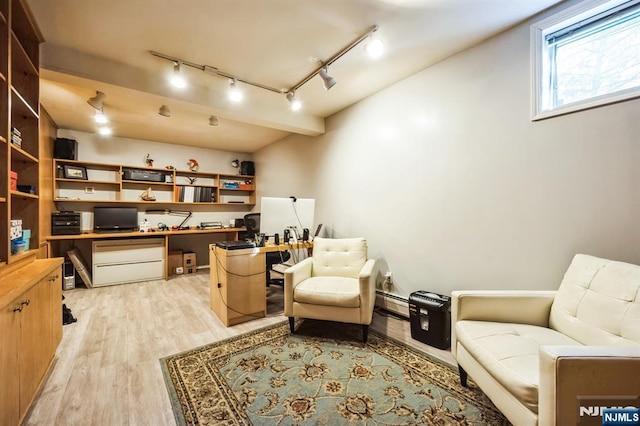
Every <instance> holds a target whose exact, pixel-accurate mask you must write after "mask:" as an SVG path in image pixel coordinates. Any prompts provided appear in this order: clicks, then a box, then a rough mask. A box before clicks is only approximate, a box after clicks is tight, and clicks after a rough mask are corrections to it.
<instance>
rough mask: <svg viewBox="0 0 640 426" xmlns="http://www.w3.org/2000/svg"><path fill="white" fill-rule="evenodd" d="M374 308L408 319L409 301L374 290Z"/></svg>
mask: <svg viewBox="0 0 640 426" xmlns="http://www.w3.org/2000/svg"><path fill="white" fill-rule="evenodd" d="M376 307H377V308H380V309H383V310H385V311H388V312H391V313H393V314H396V315H399V316H401V317H403V318H406V319H409V299H407V298H406V297H402V296H398V295H395V294H392V293H385V292H384V291H381V290H376Z"/></svg>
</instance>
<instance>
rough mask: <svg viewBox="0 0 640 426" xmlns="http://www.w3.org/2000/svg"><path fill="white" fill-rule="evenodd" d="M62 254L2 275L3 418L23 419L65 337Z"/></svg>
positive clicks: (0, 408)
mask: <svg viewBox="0 0 640 426" xmlns="http://www.w3.org/2000/svg"><path fill="white" fill-rule="evenodd" d="M61 264H62V259H59V258H58V259H44V260H36V261H33V262H31V263H29V264H28V265H27V266H24V267H22V268H18V269H16V270H14V271H12V272H10V273H8V274H4V275H2V276H0V280H1V282H2V284H0V330H1V331H2V334H0V424H3V425H17V424H19V423H20V421H21V420H22V419H23V417H24V416H25V414H26V413H27V410H28V409H29V406H30V405H31V403H32V402H33V399H34V397H35V395H36V394H37V392H38V389H39V387H40V385H41V384H42V381H43V379H44V378H45V376H46V373H47V371H48V369H49V368H50V366H51V364H52V361H53V358H54V356H55V352H56V348H57V347H58V344H59V343H60V339H61V337H62V277H61Z"/></svg>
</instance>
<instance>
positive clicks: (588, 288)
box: [549, 254, 640, 346]
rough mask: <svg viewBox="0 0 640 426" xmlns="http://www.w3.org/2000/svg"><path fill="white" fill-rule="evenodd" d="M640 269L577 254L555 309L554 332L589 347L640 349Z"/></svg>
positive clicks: (550, 319)
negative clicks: (639, 325) (635, 347)
mask: <svg viewBox="0 0 640 426" xmlns="http://www.w3.org/2000/svg"><path fill="white" fill-rule="evenodd" d="M639 320H640V266H637V265H632V264H629V263H624V262H616V261H612V260H606V259H600V258H597V257H594V256H588V255H584V254H577V255H576V256H575V257H574V258H573V261H572V262H571V265H569V269H567V272H566V273H565V275H564V279H563V280H562V283H561V284H560V288H559V289H558V292H557V294H556V297H555V300H554V302H553V305H552V307H551V314H550V316H549V325H550V327H551V328H553V329H555V330H557V331H559V332H561V333H563V334H566V335H567V336H569V337H571V338H573V339H575V340H577V341H579V342H581V343H582V344H585V345H598V346H619V345H623V346H628V345H633V346H635V345H640V328H638V326H637V324H638V321H639Z"/></svg>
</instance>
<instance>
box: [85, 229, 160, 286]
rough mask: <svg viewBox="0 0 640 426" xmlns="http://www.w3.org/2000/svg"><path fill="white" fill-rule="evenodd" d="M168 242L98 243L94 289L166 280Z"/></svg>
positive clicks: (94, 261) (94, 253)
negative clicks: (165, 246) (165, 267)
mask: <svg viewBox="0 0 640 426" xmlns="http://www.w3.org/2000/svg"><path fill="white" fill-rule="evenodd" d="M164 253H165V248H164V238H136V239H127V240H105V241H94V242H93V250H92V258H93V285H94V287H100V286H106V285H113V284H124V283H132V282H138V281H147V280H157V279H163V278H164V262H165V258H164Z"/></svg>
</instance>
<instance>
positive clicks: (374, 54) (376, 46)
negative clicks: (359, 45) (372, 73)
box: [364, 34, 384, 59]
mask: <svg viewBox="0 0 640 426" xmlns="http://www.w3.org/2000/svg"><path fill="white" fill-rule="evenodd" d="M364 51H365V52H367V55H369V57H370V58H373V59H377V58H379V57H380V56H382V54H383V53H384V43H382V40H380V39H379V38H374V37H373V34H372V35H370V36H369V41H368V42H367V44H365V45H364Z"/></svg>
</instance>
